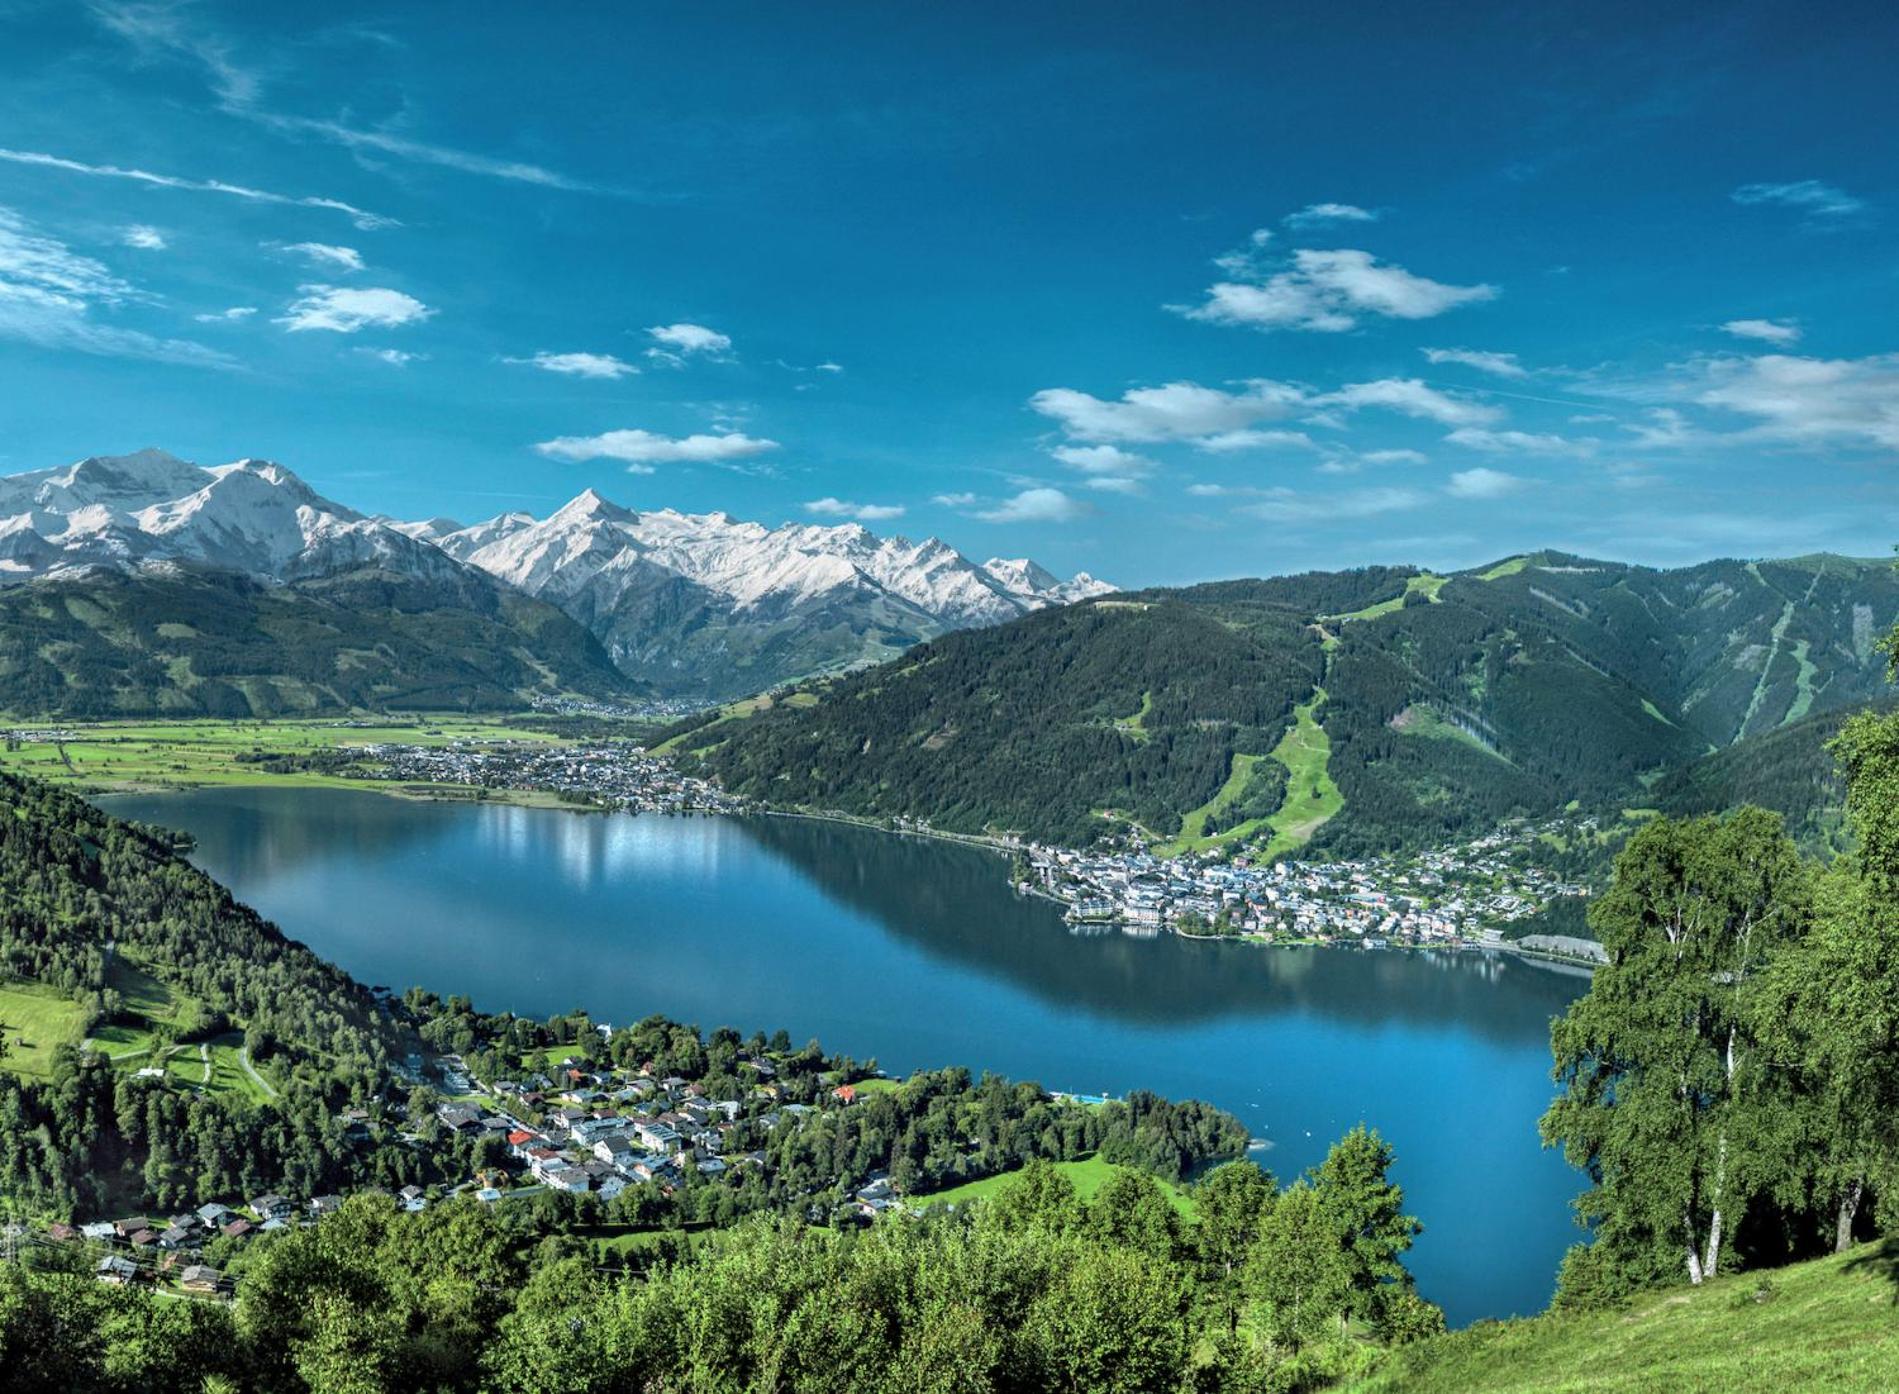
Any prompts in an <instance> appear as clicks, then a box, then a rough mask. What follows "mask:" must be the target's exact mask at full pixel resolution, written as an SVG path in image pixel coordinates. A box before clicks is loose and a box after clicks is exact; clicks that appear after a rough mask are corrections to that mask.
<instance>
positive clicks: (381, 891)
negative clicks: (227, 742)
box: [102, 789, 1587, 1320]
mask: <svg viewBox="0 0 1899 1394" xmlns="http://www.w3.org/2000/svg"><path fill="white" fill-rule="evenodd" d="M102 802H104V803H106V804H107V805H108V806H110V807H112V808H113V810H114V811H116V812H120V813H122V814H125V815H127V816H131V817H136V818H142V819H146V820H148V821H152V822H159V823H166V824H170V825H171V826H175V827H180V828H183V829H185V830H187V831H189V832H191V833H193V834H194V835H195V836H196V837H197V839H198V849H197V851H196V852H195V853H194V857H195V859H196V860H197V861H198V862H199V864H200V865H202V866H203V867H205V868H206V870H208V871H210V872H211V873H212V874H213V875H215V876H217V877H218V878H219V879H221V880H223V881H225V882H226V883H227V884H228V885H230V886H231V887H232V889H233V890H234V891H235V892H236V893H237V894H238V896H240V897H241V898H242V899H244V900H246V901H249V902H250V903H251V904H253V905H255V906H257V907H258V909H260V910H261V911H262V912H263V913H264V914H266V915H268V916H270V917H271V918H272V919H274V920H276V921H277V922H278V923H279V924H280V925H282V926H283V927H284V929H285V931H286V932H288V933H290V934H292V935H294V936H296V937H298V938H301V939H303V940H305V941H306V942H307V943H309V944H310V945H311V946H312V947H313V948H315V949H316V950H317V951H318V952H319V953H322V954H323V955H325V956H326V957H328V958H331V959H333V960H334V961H336V962H337V963H340V964H341V965H342V966H343V967H344V968H346V969H348V970H349V971H350V972H352V973H354V974H356V975H357V976H358V977H360V978H362V979H364V980H365V981H368V982H374V983H385V984H388V985H390V986H392V987H395V988H397V989H401V988H404V987H407V986H408V985H410V984H412V983H419V984H422V985H424V986H427V987H429V988H431V989H434V990H435V991H438V992H443V993H465V994H467V995H469V996H471V997H472V998H473V999H474V1000H475V1001H476V1002H477V1003H478V1004H480V1005H481V1006H482V1007H484V1008H487V1009H490V1010H500V1009H510V1010H514V1011H519V1012H525V1013H529V1014H532V1015H537V1016H544V1015H547V1014H549V1013H552V1012H556V1011H565V1010H568V1009H571V1008H573V1007H576V1006H584V1007H587V1008H588V1009H589V1010H591V1011H592V1012H593V1013H594V1014H595V1015H596V1017H598V1018H601V1019H606V1020H609V1021H615V1022H624V1021H628V1020H631V1019H633V1018H635V1017H638V1016H641V1015H644V1014H646V1013H648V1012H653V1011H659V1012H664V1013H666V1014H668V1015H670V1016H673V1017H676V1018H678V1019H680V1020H684V1021H691V1022H696V1023H698V1024H700V1025H701V1026H704V1027H708V1028H709V1027H712V1026H715V1025H721V1024H731V1025H734V1026H737V1027H739V1028H740V1029H741V1030H743V1031H746V1032H750V1031H752V1030H755V1029H757V1030H765V1031H771V1030H773V1029H776V1028H777V1027H780V1026H783V1027H785V1028H786V1029H787V1030H789V1031H790V1032H791V1033H792V1035H793V1037H794V1038H795V1039H797V1040H805V1039H807V1038H809V1037H811V1036H817V1037H820V1038H821V1039H823V1040H824V1041H825V1042H826V1044H827V1045H829V1046H831V1047H832V1048H834V1049H837V1050H841V1051H849V1052H851V1053H853V1054H856V1055H858V1056H859V1057H865V1056H870V1055H876V1056H878V1057H880V1058H881V1060H882V1061H883V1063H884V1064H885V1065H887V1066H888V1067H890V1068H893V1069H896V1070H899V1071H907V1070H910V1069H914V1068H918V1067H923V1066H936V1065H944V1064H967V1065H971V1066H973V1067H976V1068H989V1069H994V1070H997V1071H999V1072H1001V1073H1004V1074H1008V1075H1011V1076H1013V1077H1015V1078H1018V1079H1035V1080H1039V1081H1041V1082H1042V1083H1044V1084H1046V1085H1049V1086H1051V1087H1055V1088H1067V1089H1075V1090H1078V1091H1083V1092H1102V1093H1122V1092H1125V1091H1126V1090H1127V1089H1129V1088H1133V1087H1147V1088H1152V1089H1156V1090H1158V1091H1160V1092H1162V1093H1165V1094H1170V1095H1173V1096H1175V1097H1188V1096H1197V1097H1200V1098H1205V1099H1209V1100H1211V1101H1213V1102H1214V1103H1217V1104H1219V1105H1221V1106H1222V1107H1224V1108H1228V1109H1231V1110H1233V1111H1234V1112H1235V1113H1236V1114H1238V1115H1239V1116H1240V1118H1242V1119H1243V1120H1244V1121H1245V1122H1246V1124H1247V1126H1248V1127H1249V1128H1250V1129H1251V1130H1252V1131H1253V1132H1254V1133H1255V1134H1256V1135H1258V1136H1261V1137H1264V1138H1267V1139H1269V1140H1271V1142H1272V1143H1273V1144H1274V1145H1273V1149H1272V1151H1271V1152H1270V1153H1269V1154H1268V1156H1267V1160H1268V1161H1269V1162H1270V1164H1271V1165H1272V1166H1273V1167H1274V1168H1275V1169H1276V1170H1278V1171H1279V1172H1280V1174H1281V1175H1290V1174H1293V1173H1296V1172H1297V1171H1298V1170H1299V1169H1300V1168H1302V1167H1305V1166H1307V1165H1310V1164H1311V1163H1313V1162H1314V1161H1316V1160H1318V1158H1319V1157H1320V1156H1321V1155H1322V1154H1323V1151H1324V1148H1325V1145H1326V1143H1327V1141H1328V1140H1329V1139H1331V1138H1333V1137H1336V1136H1338V1134H1339V1133H1340V1132H1341V1131H1343V1130H1344V1129H1345V1128H1348V1127H1350V1126H1351V1125H1352V1124H1353V1123H1356V1122H1358V1121H1360V1120H1361V1119H1362V1120H1368V1121H1371V1122H1373V1123H1375V1124H1376V1125H1377V1126H1378V1127H1379V1128H1380V1129H1382V1130H1383V1131H1384V1133H1385V1134H1386V1136H1387V1137H1389V1138H1390V1139H1391V1140H1392V1142H1393V1143H1394V1145H1395V1146H1396V1147H1397V1149H1398V1155H1399V1167H1400V1179H1401V1181H1402V1182H1403V1184H1404V1185H1405V1187H1406V1189H1407V1195H1408V1200H1409V1203H1410V1205H1411V1207H1412V1209H1413V1210H1414V1211H1415V1212H1416V1213H1418V1214H1419V1215H1421V1216H1423V1217H1424V1218H1425V1220H1426V1223H1427V1225H1428V1228H1429V1233H1428V1235H1427V1237H1426V1239H1425V1241H1424V1242H1423V1243H1421V1245H1420V1246H1419V1248H1418V1250H1417V1252H1416V1264H1415V1270H1416V1271H1417V1273H1418V1274H1419V1278H1420V1282H1421V1283H1422V1284H1423V1285H1424V1287H1425V1290H1426V1291H1427V1292H1428V1293H1430V1294H1431V1295H1432V1296H1433V1297H1434V1298H1436V1299H1438V1300H1440V1301H1442V1302H1444V1303H1445V1305H1446V1309H1447V1311H1449V1312H1450V1314H1451V1315H1452V1317H1453V1319H1457V1320H1468V1319H1471V1318H1473V1317H1476V1316H1481V1315H1501V1314H1505V1313H1508V1312H1511V1311H1527V1310H1534V1309H1536V1308H1538V1307H1540V1306H1541V1305H1542V1304H1543V1302H1544V1300H1545V1299H1546V1298H1547V1296H1548V1292H1549V1283H1550V1278H1551V1275H1552V1274H1553V1273H1554V1271H1555V1266H1556V1262H1557V1260H1558V1258H1559V1257H1560V1255H1561V1252H1562V1249H1563V1247H1564V1246H1565V1245H1566V1244H1568V1243H1569V1242H1570V1240H1571V1239H1572V1238H1573V1237H1574V1232H1573V1230H1572V1229H1571V1227H1570V1225H1569V1222H1568V1212H1567V1208H1566V1202H1567V1200H1568V1199H1569V1197H1570V1196H1572V1195H1573V1194H1574V1192H1575V1189H1576V1184H1577V1178H1576V1176H1575V1174H1574V1173H1573V1172H1571V1171H1570V1170H1569V1169H1568V1168H1567V1167H1565V1166H1564V1165H1563V1163H1562V1162H1561V1160H1560V1159H1559V1158H1557V1157H1555V1156H1554V1155H1552V1154H1547V1153H1544V1152H1542V1151H1541V1150H1540V1148H1539V1147H1538V1144H1537V1139H1536V1132H1535V1120H1536V1117H1537V1115H1538V1113H1540V1112H1541V1111H1542V1108H1543V1106H1544V1105H1545V1104H1546V1103H1547V1101H1548V1098H1549V1090H1550V1084H1549V1078H1548V1069H1549V1047H1548V1022H1549V1018H1550V1017H1551V1016H1553V1015H1554V1014H1556V1013H1557V1012H1560V1011H1561V1010H1562V1009H1563V1007H1564V1005H1565V1004H1566V1003H1567V1002H1568V1001H1570V1000H1571V999H1572V998H1573V997H1575V996H1576V995H1577V994H1579V993H1580V992H1582V991H1583V990H1584V989H1585V988H1586V986H1587V980H1586V979H1583V978H1579V977H1576V976H1572V975H1565V974H1562V973H1557V972H1551V971H1548V970H1546V969H1543V968H1539V967H1536V966H1534V965H1532V964H1529V963H1527V962H1524V961H1521V960H1517V959H1512V958H1506V957H1500V956H1495V955H1483V954H1446V953H1407V952H1402V951H1386V952H1376V953H1364V952H1357V951H1349V950H1319V949H1292V950H1286V949H1266V948H1260V947H1257V946H1251V945H1236V944H1219V943H1205V942H1192V941H1187V940H1180V939H1175V938H1172V937H1168V936H1162V937H1158V938H1146V939H1138V938H1133V937H1130V936H1126V935H1122V934H1118V933H1108V934H1074V933H1071V932H1070V930H1069V929H1068V927H1067V926H1066V925H1064V924H1063V922H1062V919H1061V916H1060V913H1059V910H1058V908H1057V907H1055V906H1053V905H1051V904H1049V903H1047V902H1045V901H1041V900H1038V899H1034V898H1026V897H1021V896H1018V895H1016V894H1015V893H1014V892H1013V891H1012V890H1011V889H1010V888H1009V886H1008V883H1007V878H1006V875H1005V873H1004V868H1003V866H1002V865H1001V863H1000V862H999V860H998V859H997V858H996V857H995V856H994V855H992V854H990V853H988V852H984V851H981V850H978V849H974V848H969V847H963V846H957V845H954V844H948V843H943V842H939V841H935V840H930V839H917V838H898V837H892V836H889V835H886V834H883V833H878V832H871V831H866V830H862V829H855V828H849V827H842V826H839V825H836V824H828V823H818V822H812V821H807V820H797V819H781V818H758V819H745V820H735V819H678V818H662V817H655V816H648V817H642V818H632V817H627V816H624V815H611V816H608V815H598V814H585V815H582V814H575V813H569V812H563V811H559V810H549V809H523V808H515V807H510V806H506V805H500V804H475V805H448V804H430V803H414V802H408V801H404V800H399V799H393V798H389V797H387V796H384V795H378V794H372V793H360V794H359V793H353V792H350V791H329V790H285V789H261V790H260V789H248V790H205V791H200V792H197V793H192V794H175V795H163V796H150V797H138V798H118V799H111V800H102Z"/></svg>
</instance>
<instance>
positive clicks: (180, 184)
mask: <svg viewBox="0 0 1899 1394" xmlns="http://www.w3.org/2000/svg"><path fill="white" fill-rule="evenodd" d="M0 160H5V161H7V162H9V163H11V164H16V165H34V166H36V167H38V168H41V169H57V170H63V171H65V172H66V173H69V174H85V175H91V176H93V177H94V178H99V179H130V180H133V181H134V182H136V183H140V184H150V185H153V186H155V187H157V188H161V189H183V190H187V191H190V192H192V193H202V194H227V195H229V196H230V197H232V198H241V199H248V200H250V201H251V202H253V203H275V204H283V205H286V206H288V207H293V208H327V209H329V210H330V211H332V212H336V213H342V214H345V215H347V216H348V217H349V218H350V220H351V221H353V222H354V223H355V224H356V226H357V227H359V228H363V229H365V230H367V229H371V228H383V227H396V226H399V224H398V223H397V222H396V220H395V219H394V218H385V217H383V216H382V215H381V214H379V213H371V212H369V211H368V210H366V209H362V208H358V207H356V206H355V205H354V204H351V203H344V202H343V201H342V200H341V199H334V198H317V197H314V196H300V195H296V194H277V193H272V192H270V191H269V190H267V189H253V188H250V187H248V186H246V185H243V184H228V183H226V182H225V181H224V180H222V179H184V178H180V177H178V176H176V175H171V174H153V173H152V172H151V171H150V170H143V169H125V168H121V167H120V166H118V165H89V164H85V163H83V162H81V161H79V160H68V159H65V158H63V157H62V156H59V155H47V154H43V153H41V152H39V151H36V150H7V149H4V148H0Z"/></svg>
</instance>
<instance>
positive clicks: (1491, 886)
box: [1015, 818, 1602, 961]
mask: <svg viewBox="0 0 1899 1394" xmlns="http://www.w3.org/2000/svg"><path fill="white" fill-rule="evenodd" d="M1595 831H1596V820H1595V819H1593V818H1583V819H1579V820H1561V819H1558V820H1549V821H1545V822H1541V823H1532V822H1529V821H1527V820H1514V821H1512V822H1509V823H1506V824H1505V825H1503V826H1502V827H1499V828H1498V829H1496V830H1495V831H1493V832H1491V833H1487V834H1485V835H1484V836H1482V837H1478V838H1473V839H1471V840H1469V841H1467V842H1462V843H1457V844H1454V845H1452V846H1448V847H1441V848H1433V849H1430V850H1427V851H1423V852H1417V853H1412V854H1408V855H1393V856H1384V857H1371V858H1365V859H1363V860H1355V861H1324V862H1303V861H1293V860H1290V859H1286V860H1280V861H1276V862H1267V861H1255V860H1253V859H1252V858H1250V857H1247V856H1246V855H1244V854H1241V855H1238V856H1235V857H1233V858H1232V859H1231V860H1219V859H1216V858H1213V857H1210V856H1205V855H1202V856H1185V857H1159V856H1156V855H1154V854H1153V853H1151V852H1149V851H1146V850H1141V849H1136V850H1131V851H1114V852H1078V851H1073V850H1069V849H1064V848H1056V847H1043V846H1028V847H1025V848H1023V849H1022V851H1021V852H1020V853H1019V854H1018V860H1017V863H1016V874H1015V879H1016V884H1017V887H1018V888H1019V889H1022V890H1024V891H1032V892H1035V893H1039V894H1042V895H1046V896H1048V897H1050V898H1052V899H1054V900H1057V901H1059V902H1061V903H1062V904H1063V905H1064V906H1065V907H1067V908H1066V917H1067V919H1068V920H1069V922H1070V923H1071V924H1074V925H1077V926H1086V925H1116V926H1119V927H1121V928H1122V929H1123V930H1125V931H1127V932H1131V933H1158V932H1160V931H1161V930H1163V929H1171V930H1173V931H1174V932H1176V933H1179V934H1185V935H1190V936H1195V937H1220V938H1243V939H1250V940H1254V941H1256V942H1259V943H1265V944H1274V943H1299V944H1352V945H1357V946H1359V947H1362V948H1370V949H1382V948H1389V947H1393V946H1406V947H1411V946H1432V947H1438V948H1460V947H1489V948H1494V947H1499V946H1501V945H1503V944H1504V943H1505V942H1506V941H1510V942H1514V943H1515V944H1517V945H1519V946H1521V947H1524V948H1527V949H1530V950H1532V951H1541V952H1546V953H1550V954H1553V955H1556V956H1559V957H1572V958H1578V959H1583V960H1588V961H1600V957H1601V952H1602V950H1601V946H1600V945H1598V944H1596V943H1594V942H1593V941H1591V940H1587V939H1580V938H1576V937H1573V936H1567V935H1536V934H1531V935H1520V936H1515V937H1514V938H1513V936H1512V935H1511V934H1510V932H1509V931H1510V928H1511V927H1512V926H1514V925H1518V924H1520V923H1521V922H1523V921H1526V920H1529V919H1531V918H1532V917H1534V916H1536V915H1538V914H1540V913H1542V912H1543V911H1544V910H1545V909H1546V908H1548V906H1549V905H1550V904H1551V903H1552V902H1553V901H1556V900H1560V899H1563V898H1566V897H1573V898H1577V899H1581V898H1586V897H1587V896H1588V895H1589V887H1588V886H1587V885H1584V884H1582V883H1580V882H1574V881H1565V880H1563V879H1562V878H1560V877H1558V876H1557V875H1555V874H1554V873H1552V872H1550V871H1549V870H1547V869H1546V868H1544V867H1542V866H1539V865H1537V862H1536V860H1535V851H1536V848H1537V847H1538V846H1539V845H1542V844H1544V843H1545V842H1546V841H1551V840H1559V839H1562V838H1565V837H1573V836H1576V835H1579V834H1580V835H1590V834H1593V833H1594V832H1595Z"/></svg>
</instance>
